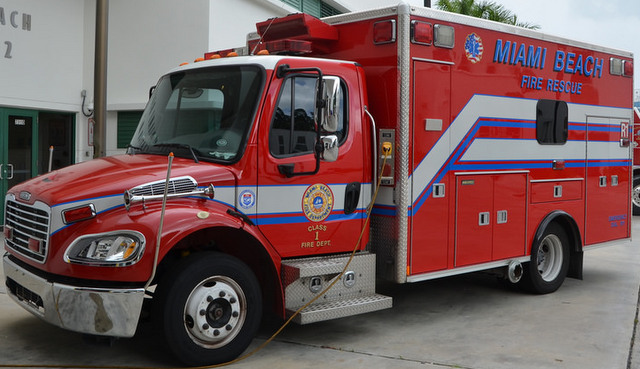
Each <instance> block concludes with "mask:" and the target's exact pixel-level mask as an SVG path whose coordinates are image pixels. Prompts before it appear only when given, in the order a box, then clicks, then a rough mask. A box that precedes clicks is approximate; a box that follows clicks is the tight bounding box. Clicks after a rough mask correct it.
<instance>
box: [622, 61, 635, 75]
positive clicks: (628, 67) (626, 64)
mask: <svg viewBox="0 0 640 369" xmlns="http://www.w3.org/2000/svg"><path fill="white" fill-rule="evenodd" d="M622 75H623V76H625V77H633V61H631V60H623V61H622Z"/></svg>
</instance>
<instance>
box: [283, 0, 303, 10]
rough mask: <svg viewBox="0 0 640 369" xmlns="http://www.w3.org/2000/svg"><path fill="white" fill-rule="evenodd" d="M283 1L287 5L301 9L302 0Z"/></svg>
mask: <svg viewBox="0 0 640 369" xmlns="http://www.w3.org/2000/svg"><path fill="white" fill-rule="evenodd" d="M282 2H283V3H285V4H287V5H291V6H292V7H294V8H296V9H298V10H302V4H301V2H302V0H282Z"/></svg>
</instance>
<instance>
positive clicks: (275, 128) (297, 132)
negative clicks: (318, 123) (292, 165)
mask: <svg viewBox="0 0 640 369" xmlns="http://www.w3.org/2000/svg"><path fill="white" fill-rule="evenodd" d="M317 81H318V79H317V78H316V77H315V76H301V75H297V76H292V77H289V78H287V79H286V80H285V82H284V84H283V87H282V90H281V91H280V98H279V100H278V105H277V107H276V113H275V114H274V116H273V120H272V121H271V129H270V131H269V150H270V152H271V154H272V155H273V156H275V157H286V156H295V155H302V154H310V153H313V147H314V145H315V141H316V132H315V117H314V111H315V97H316V83H317ZM341 88H342V89H343V90H344V86H341ZM342 97H343V98H342V100H343V101H341V104H340V110H342V112H341V114H340V117H341V122H340V125H339V128H338V132H336V135H338V140H339V142H340V143H342V142H343V140H344V136H345V134H346V124H345V122H346V115H345V111H346V107H345V105H346V104H345V101H346V94H344V93H343V94H342Z"/></svg>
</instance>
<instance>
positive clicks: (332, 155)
mask: <svg viewBox="0 0 640 369" xmlns="http://www.w3.org/2000/svg"><path fill="white" fill-rule="evenodd" d="M320 155H321V159H322V160H323V161H328V162H332V161H336V160H338V136H336V135H328V136H322V153H321V154H320Z"/></svg>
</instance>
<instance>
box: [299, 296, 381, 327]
mask: <svg viewBox="0 0 640 369" xmlns="http://www.w3.org/2000/svg"><path fill="white" fill-rule="evenodd" d="M392 305H393V301H392V298H391V297H389V296H384V295H379V294H377V293H376V294H373V295H370V296H365V297H356V298H353V299H349V300H342V301H335V302H328V303H322V304H314V305H311V306H309V307H307V308H305V309H304V310H302V311H301V312H300V314H298V315H297V316H296V317H295V318H293V322H295V323H298V324H308V323H314V322H321V321H324V320H331V319H338V318H344V317H346V316H351V315H358V314H364V313H370V312H372V311H378V310H383V309H389V308H390V307H391V306H392ZM294 313H295V311H294V310H287V316H289V317H290V316H291V315H293V314H294Z"/></svg>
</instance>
